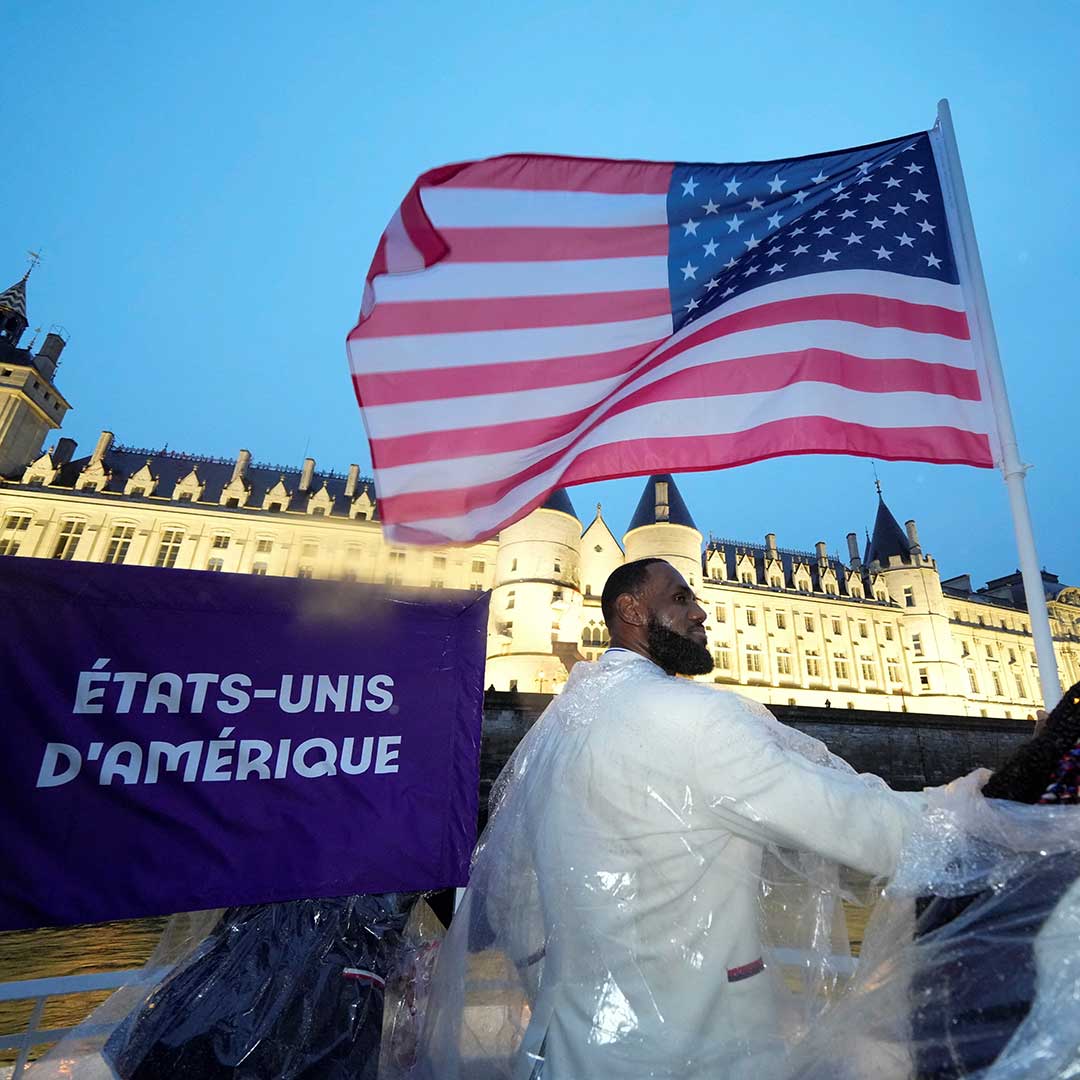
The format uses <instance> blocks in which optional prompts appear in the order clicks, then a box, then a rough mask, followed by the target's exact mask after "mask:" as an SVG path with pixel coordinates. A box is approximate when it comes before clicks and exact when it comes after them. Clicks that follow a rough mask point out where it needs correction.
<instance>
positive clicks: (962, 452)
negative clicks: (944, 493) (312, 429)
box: [379, 416, 993, 543]
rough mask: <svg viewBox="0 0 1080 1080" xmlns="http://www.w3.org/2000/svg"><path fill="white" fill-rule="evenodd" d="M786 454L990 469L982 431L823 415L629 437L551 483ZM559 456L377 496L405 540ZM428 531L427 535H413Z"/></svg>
mask: <svg viewBox="0 0 1080 1080" xmlns="http://www.w3.org/2000/svg"><path fill="white" fill-rule="evenodd" d="M792 454H848V455H852V456H855V457H876V458H881V459H882V460H884V461H925V462H929V463H931V464H936V465H974V466H976V467H978V468H986V469H989V468H992V467H993V456H992V454H991V451H990V443H989V440H988V438H987V437H986V436H985V435H981V434H976V433H975V432H971V431H963V430H960V429H958V428H951V427H913V428H873V427H869V426H867V425H865V424H854V423H848V422H845V421H840V420H833V419H831V418H829V417H823V416H808V417H796V418H793V419H787V420H776V421H771V422H770V423H767V424H761V425H760V426H758V427H756V428H750V429H748V430H746V431H739V432H734V433H731V434H724V435H706V436H697V435H695V436H683V437H678V438H655V439H647V438H646V439H633V440H625V441H622V442H617V443H610V444H607V445H605V446H599V447H595V448H594V449H590V450H585V451H583V452H581V453H580V454H578V455H577V457H576V458H575V459H574V461H573V462H572V463H571V464H570V466H569V468H567V469H566V471H565V472H564V473H563V474H562V475H561V476H560V477H559V478H558V480H557V481H556V483H555V484H553V485H552V486H553V487H554V486H556V484H557V485H570V484H583V483H589V482H594V481H599V480H611V479H615V478H618V477H625V476H647V475H650V474H651V473H654V472H700V471H702V470H705V469H728V468H734V467H736V466H738V465H748V464H750V463H751V462H754V461H763V460H766V459H768V458H775V457H786V456H789V455H792ZM560 456H561V455H560V454H553V455H550V456H549V457H548V458H545V459H544V460H543V461H540V462H537V463H536V464H534V465H532V466H530V467H529V468H528V469H524V470H522V471H521V472H519V473H517V474H515V475H514V476H510V477H506V478H504V479H502V480H497V481H492V482H491V483H488V484H482V485H477V486H476V487H471V488H456V489H454V490H451V491H428V492H417V493H415V494H410V495H397V496H389V497H384V498H383V499H382V500H381V501H380V504H379V506H380V516H381V518H382V520H383V522H384V523H385V524H387V525H390V526H393V527H394V531H395V535H396V537H397V538H399V539H403V538H404V533H405V532H407V531H408V530H407V529H402V528H400V526H408V523H409V522H411V521H425V520H429V519H437V518H453V517H459V516H463V515H464V514H466V513H468V512H469V511H470V510H475V509H477V508H480V507H484V506H490V505H492V504H494V503H496V502H498V501H499V499H501V498H502V497H503V496H504V495H506V494H507V492H509V491H511V490H512V489H513V488H515V487H516V486H517V485H518V484H521V483H523V482H524V481H526V480H528V479H530V478H531V477H533V476H536V475H539V474H540V473H543V472H544V471H546V470H547V469H548V468H550V467H551V466H552V465H553V464H554V463H555V460H557V459H558V457H560ZM549 491H550V489H548V491H545V492H544V493H543V494H542V495H540V496H538V497H536V498H535V499H534V500H532V501H531V502H530V503H529V504H528V505H527V506H525V507H523V508H521V509H519V510H517V511H515V512H514V513H513V514H511V515H509V516H508V517H507V518H506V519H504V520H503V521H500V522H499V523H498V524H496V525H494V526H493V527H491V528H485V529H482V530H478V532H477V535H476V536H475V537H473V538H472V539H473V541H474V542H477V541H480V540H484V539H487V538H488V537H490V536H493V535H494V534H495V533H497V532H498V531H499V529H501V528H504V527H505V526H506V525H509V524H511V523H512V522H514V521H518V520H520V519H521V518H522V517H524V515H525V514H526V513H528V512H529V511H531V510H534V509H535V508H536V507H537V506H539V505H541V504H542V503H543V501H544V499H546V498H547V495H548V493H549ZM413 532H414V533H415V535H416V537H417V542H421V543H431V542H432V540H433V539H437V540H443V539H445V538H443V537H436V536H435V534H428V533H425V532H424V531H423V530H413ZM424 536H427V537H428V538H427V539H426V540H423V539H420V538H421V537H424Z"/></svg>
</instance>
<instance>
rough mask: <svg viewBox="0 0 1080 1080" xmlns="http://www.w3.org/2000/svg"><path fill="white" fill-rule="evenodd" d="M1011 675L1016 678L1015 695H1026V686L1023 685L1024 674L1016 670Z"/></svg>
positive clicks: (1023, 696)
mask: <svg viewBox="0 0 1080 1080" xmlns="http://www.w3.org/2000/svg"><path fill="white" fill-rule="evenodd" d="M1013 677H1014V678H1015V679H1016V696H1017V697H1022V698H1025V697H1027V687H1026V686H1024V676H1023V675H1021V674H1020V672H1019V671H1018V672H1016V674H1015V675H1014V676H1013Z"/></svg>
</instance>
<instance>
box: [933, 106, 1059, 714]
mask: <svg viewBox="0 0 1080 1080" xmlns="http://www.w3.org/2000/svg"><path fill="white" fill-rule="evenodd" d="M930 141H931V144H932V145H933V148H934V154H935V157H936V158H937V163H938V171H939V172H940V173H941V175H942V179H943V180H944V181H945V183H944V184H943V192H944V195H945V209H946V214H947V217H948V221H949V230H950V231H951V232H952V236H953V248H954V250H955V251H956V257H957V262H958V263H959V267H958V269H959V271H960V285H961V287H962V289H963V291H964V294H965V306H966V307H967V310H968V315H969V317H970V320H971V331H972V337H973V338H974V341H975V346H976V348H977V349H978V350H979V354H980V356H981V357H982V359H983V364H984V367H985V370H986V376H987V381H988V383H989V387H988V389H989V392H990V403H991V405H992V406H993V410H994V417H995V420H996V422H997V430H998V436H999V438H1000V440H1001V462H1000V464H1001V472H1002V475H1003V476H1004V477H1005V486H1006V488H1007V489H1008V492H1009V504H1010V506H1011V507H1012V517H1013V528H1014V529H1015V530H1016V547H1017V551H1018V552H1019V555H1020V573H1021V576H1022V578H1023V582H1024V596H1025V597H1026V599H1027V609H1028V616H1029V618H1030V620H1031V636H1032V638H1034V640H1035V657H1036V659H1037V660H1038V664H1039V682H1040V684H1041V686H1042V694H1043V701H1044V702H1045V704H1046V708H1047V709H1052V708H1053V707H1054V706H1055V705H1056V704H1057V703H1058V702H1059V701H1060V700H1061V681H1060V679H1059V677H1058V669H1057V658H1056V657H1055V656H1054V639H1053V636H1052V635H1051V633H1050V614H1049V612H1048V611H1047V609H1046V592H1045V590H1044V588H1043V580H1042V571H1041V569H1040V566H1039V557H1038V555H1037V554H1036V551H1035V534H1034V533H1033V532H1032V529H1031V513H1030V511H1029V509H1028V501H1027V492H1026V491H1025V489H1024V476H1025V474H1026V473H1027V471H1028V469H1029V468H1030V466H1029V465H1025V464H1024V463H1023V462H1022V461H1021V460H1020V449H1019V447H1018V446H1017V443H1016V431H1015V429H1014V428H1013V421H1012V410H1011V409H1010V408H1009V398H1008V395H1007V394H1006V392H1005V376H1004V374H1003V373H1002V370H1001V356H1000V355H999V353H998V345H997V335H996V334H995V333H994V319H993V316H992V315H991V314H990V298H989V296H988V294H987V292H986V281H985V280H984V278H983V271H982V260H981V259H980V258H979V247H978V244H977V243H976V242H975V226H974V223H973V222H972V220H971V206H970V205H969V204H968V197H967V188H966V187H965V186H964V172H963V169H962V168H961V166H960V151H959V150H958V149H957V146H956V133H955V132H954V131H953V124H952V114H951V113H950V111H949V103H948V101H947V100H945V99H944V98H942V100H941V101H939V102H938V122H937V126H936V128H935V129H934V130H933V131H932V132H931V133H930Z"/></svg>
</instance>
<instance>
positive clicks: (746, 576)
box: [739, 570, 754, 585]
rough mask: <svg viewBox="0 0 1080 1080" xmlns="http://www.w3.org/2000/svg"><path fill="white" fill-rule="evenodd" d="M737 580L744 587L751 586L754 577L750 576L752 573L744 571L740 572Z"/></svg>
mask: <svg viewBox="0 0 1080 1080" xmlns="http://www.w3.org/2000/svg"><path fill="white" fill-rule="evenodd" d="M739 580H740V581H741V582H742V583H743V584H744V585H753V584H754V575H753V574H752V573H751V572H750V571H749V570H744V571H743V572H742V573H741V574H740V575H739Z"/></svg>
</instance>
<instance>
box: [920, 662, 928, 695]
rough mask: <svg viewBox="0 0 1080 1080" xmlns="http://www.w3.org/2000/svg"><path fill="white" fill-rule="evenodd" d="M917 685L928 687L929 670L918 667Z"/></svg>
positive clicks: (924, 688)
mask: <svg viewBox="0 0 1080 1080" xmlns="http://www.w3.org/2000/svg"><path fill="white" fill-rule="evenodd" d="M919 686H921V687H922V689H923V690H929V689H930V672H929V671H927V669H926V668H924V667H921V668H919Z"/></svg>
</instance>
